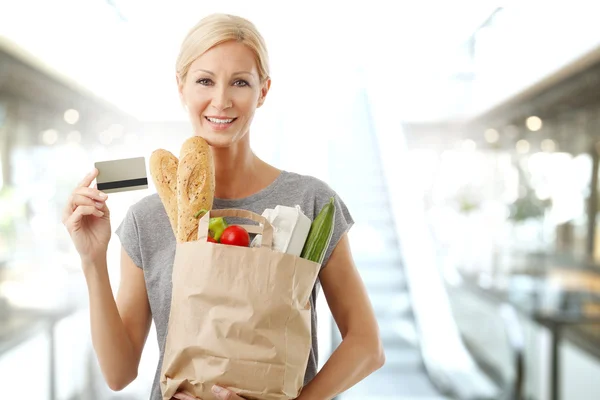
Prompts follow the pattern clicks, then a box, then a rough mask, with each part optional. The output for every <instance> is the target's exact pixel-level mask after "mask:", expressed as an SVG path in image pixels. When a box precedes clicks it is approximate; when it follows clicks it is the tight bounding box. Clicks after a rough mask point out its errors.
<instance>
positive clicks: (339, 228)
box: [315, 192, 354, 268]
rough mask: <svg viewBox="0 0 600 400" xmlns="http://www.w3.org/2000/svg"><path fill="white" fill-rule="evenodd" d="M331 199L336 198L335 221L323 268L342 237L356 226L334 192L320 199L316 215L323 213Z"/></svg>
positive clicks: (342, 202) (346, 208) (344, 205)
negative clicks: (324, 207) (322, 210)
mask: <svg viewBox="0 0 600 400" xmlns="http://www.w3.org/2000/svg"><path fill="white" fill-rule="evenodd" d="M331 197H333V198H334V204H335V220H334V223H333V234H332V236H331V241H330V242H329V247H327V251H326V252H325V258H324V259H323V264H322V268H323V267H325V266H326V265H327V262H328V261H329V257H330V256H331V253H333V249H335V247H336V246H337V244H338V242H339V241H340V239H341V238H342V236H344V234H345V233H347V232H348V231H349V230H350V228H352V225H354V219H352V215H350V211H349V210H348V207H347V206H346V204H345V203H344V201H343V200H342V199H341V198H340V197H339V196H338V194H337V193H335V192H332V193H331V195H330V196H328V197H327V198H325V199H319V201H318V202H317V208H318V209H317V211H316V213H318V212H319V211H321V209H322V208H323V206H325V204H327V203H328V202H329V199H330V198H331ZM319 203H320V204H319ZM315 216H316V214H315Z"/></svg>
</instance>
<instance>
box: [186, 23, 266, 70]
mask: <svg viewBox="0 0 600 400" xmlns="http://www.w3.org/2000/svg"><path fill="white" fill-rule="evenodd" d="M230 40H235V41H236V42H238V43H242V44H244V45H246V46H248V48H249V49H250V50H252V52H253V53H254V56H255V58H256V64H257V66H258V75H259V78H260V81H261V82H264V81H265V80H267V79H268V78H269V55H268V53H267V46H266V45H265V41H264V39H263V37H262V36H261V34H260V33H259V32H258V30H257V29H256V27H255V26H254V24H253V23H252V22H250V21H248V20H247V19H244V18H242V17H238V16H235V15H230V14H212V15H209V16H207V17H205V18H202V19H201V20H200V21H199V22H198V23H197V24H196V26H194V27H193V28H192V29H191V30H190V31H189V32H188V34H187V36H186V37H185V39H183V42H182V44H181V48H180V50H179V56H178V57H177V63H176V67H175V68H176V71H177V76H178V77H179V79H180V80H181V82H185V79H186V77H187V74H188V72H189V69H190V65H192V63H193V62H194V61H195V60H196V59H197V58H198V57H200V56H201V55H202V54H204V53H205V52H207V51H208V50H209V49H211V48H213V47H215V46H217V45H218V44H221V43H224V42H227V41H230Z"/></svg>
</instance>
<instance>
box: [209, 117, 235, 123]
mask: <svg viewBox="0 0 600 400" xmlns="http://www.w3.org/2000/svg"><path fill="white" fill-rule="evenodd" d="M206 119H207V120H209V121H210V122H212V123H215V124H229V123H230V122H232V121H233V120H234V118H231V119H218V118H210V117H206Z"/></svg>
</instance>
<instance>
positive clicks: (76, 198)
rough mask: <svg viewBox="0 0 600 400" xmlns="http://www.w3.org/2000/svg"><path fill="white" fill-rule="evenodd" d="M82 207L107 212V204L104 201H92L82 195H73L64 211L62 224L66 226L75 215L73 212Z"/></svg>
mask: <svg viewBox="0 0 600 400" xmlns="http://www.w3.org/2000/svg"><path fill="white" fill-rule="evenodd" d="M80 206H92V207H96V208H97V209H98V210H101V211H105V210H104V207H105V203H104V202H103V201H97V200H94V199H90V198H89V197H87V196H83V195H80V194H75V195H71V196H70V197H69V201H68V202H67V206H66V207H65V208H64V210H63V215H62V223H63V224H65V223H66V221H67V220H68V219H69V217H70V216H71V215H72V214H73V211H75V209H76V208H77V207H80Z"/></svg>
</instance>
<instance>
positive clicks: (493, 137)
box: [483, 128, 500, 143]
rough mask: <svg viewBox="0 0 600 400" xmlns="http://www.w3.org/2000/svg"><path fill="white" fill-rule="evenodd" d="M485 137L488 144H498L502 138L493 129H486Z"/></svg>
mask: <svg viewBox="0 0 600 400" xmlns="http://www.w3.org/2000/svg"><path fill="white" fill-rule="evenodd" d="M483 135H484V137H485V140H486V141H487V142H488V143H496V142H497V141H498V139H499V137H500V135H498V131H497V130H495V129H492V128H490V129H486V131H485V132H484V134H483Z"/></svg>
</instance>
